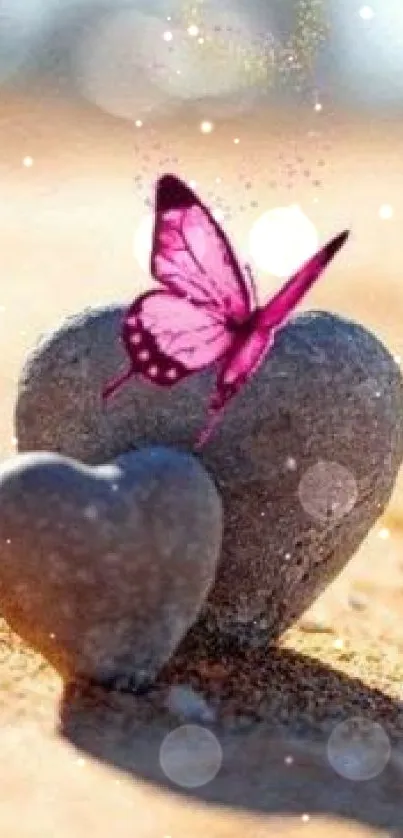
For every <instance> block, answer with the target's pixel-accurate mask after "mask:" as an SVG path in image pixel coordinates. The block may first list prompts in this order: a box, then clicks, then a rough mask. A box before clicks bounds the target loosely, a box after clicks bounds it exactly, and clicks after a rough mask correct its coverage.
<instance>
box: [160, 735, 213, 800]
mask: <svg viewBox="0 0 403 838" xmlns="http://www.w3.org/2000/svg"><path fill="white" fill-rule="evenodd" d="M222 760H223V752H222V748H221V745H220V743H219V741H218V739H217V737H216V736H215V735H214V733H213V732H212V731H211V730H209V729H208V728H205V727H202V726H199V725H193V724H186V725H182V726H181V727H177V728H176V729H175V730H172V731H171V733H168V734H167V736H166V737H165V739H164V740H163V742H162V745H161V748H160V765H161V768H162V770H163V772H164V774H165V775H166V777H168V779H169V780H171V782H173V783H175V784H176V785H177V786H182V788H188V789H196V788H200V787H201V786H205V785H207V784H208V783H211V781H212V780H214V778H215V777H216V776H217V774H218V772H219V771H220V768H221V765H222Z"/></svg>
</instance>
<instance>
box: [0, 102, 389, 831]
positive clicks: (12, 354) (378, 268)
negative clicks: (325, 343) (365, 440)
mask: <svg viewBox="0 0 403 838" xmlns="http://www.w3.org/2000/svg"><path fill="white" fill-rule="evenodd" d="M316 118H317V116H316V115H315V120H316ZM313 122H314V118H313V117H312V115H311V114H309V115H308V116H307V115H304V114H301V115H297V114H294V115H293V116H292V117H291V116H290V115H289V114H287V113H284V112H280V111H279V112H276V114H273V113H270V114H261V115H256V118H255V119H254V121H253V130H252V128H251V127H250V128H249V129H248V130H246V129H245V125H244V124H243V125H242V124H241V123H240V124H239V125H236V124H235V123H233V124H228V125H225V126H222V127H221V128H220V130H219V131H217V132H216V134H215V135H214V136H209V137H202V136H201V135H200V134H198V133H197V131H195V127H194V125H193V124H192V123H189V124H186V123H185V122H183V123H181V124H178V123H177V122H175V121H172V122H170V123H169V122H166V123H164V124H163V126H158V125H156V126H154V129H153V130H151V129H149V128H147V127H145V128H144V129H142V131H143V133H141V132H140V131H137V132H136V131H135V130H134V128H132V127H130V126H128V125H126V124H124V123H123V122H119V121H117V120H114V119H112V118H109V117H107V116H106V115H102V114H100V113H99V112H97V111H96V110H93V109H91V108H86V107H84V106H80V105H77V104H74V103H66V102H65V103H63V102H62V101H61V100H58V99H57V97H56V96H55V94H53V93H52V92H51V91H45V93H43V94H42V95H41V97H40V98H38V96H34V95H32V96H31V97H30V98H27V97H24V96H23V95H22V94H21V93H17V92H15V91H14V92H13V91H10V92H9V94H7V95H6V94H4V95H3V97H2V101H1V107H0V139H1V142H0V146H1V153H0V182H1V191H2V200H1V203H0V220H1V223H0V253H1V279H0V352H1V357H2V358H3V364H2V366H1V369H0V397H1V398H0V457H1V458H5V457H8V456H10V455H11V454H12V453H13V446H14V444H13V425H12V413H13V404H14V398H15V391H16V381H17V377H18V372H19V369H20V367H21V364H22V362H23V359H24V357H25V354H26V352H27V350H28V349H29V348H30V347H31V346H32V344H33V342H34V341H36V339H37V337H38V335H39V334H40V333H41V332H43V331H45V330H47V329H50V328H52V327H53V326H54V325H56V324H57V323H58V322H59V321H60V320H61V319H63V318H64V317H65V316H66V315H67V314H68V313H71V312H75V311H78V310H79V309H80V308H82V307H83V306H85V305H92V304H98V303H101V302H108V301H111V300H125V299H129V298H130V297H131V296H132V295H133V294H134V293H135V292H136V291H137V290H138V289H139V288H143V287H146V285H147V284H148V279H147V276H146V275H145V274H142V272H141V270H140V269H139V268H138V267H137V266H136V264H135V261H134V258H133V253H132V248H133V236H134V231H135V229H136V226H137V224H138V222H139V221H140V219H141V218H142V216H143V215H144V213H145V212H146V211H147V210H146V207H145V206H144V198H146V197H147V196H148V195H149V191H150V189H151V187H152V182H153V179H154V178H155V176H156V174H157V173H158V172H159V171H160V170H161V169H165V170H166V169H174V170H175V171H177V172H178V173H181V174H182V175H184V176H185V177H188V178H195V179H196V180H197V181H198V184H199V188H200V190H201V191H203V194H207V193H208V192H209V191H211V192H212V195H213V197H212V200H214V196H217V195H220V196H222V197H223V198H224V199H225V200H226V201H228V203H230V204H231V206H232V207H233V217H232V219H231V220H230V221H229V222H228V224H227V226H228V228H229V229H230V231H231V232H232V233H233V236H234V238H235V241H236V242H237V244H238V245H239V247H240V248H242V247H243V245H244V243H245V235H246V231H247V230H248V229H249V227H250V224H251V223H252V221H253V220H254V218H255V217H257V216H258V215H259V214H260V213H261V212H262V211H263V210H264V209H267V208H270V207H271V206H278V205H283V204H290V203H291V202H295V201H298V202H299V203H300V204H301V206H302V208H303V209H304V211H305V212H306V213H307V214H308V215H309V216H310V217H311V218H312V220H313V221H314V223H315V224H316V225H317V227H318V230H319V232H320V236H321V238H325V237H326V236H328V235H331V234H332V233H333V232H335V231H338V230H339V229H342V228H344V227H345V226H346V225H349V226H351V227H352V229H353V238H352V244H351V247H350V248H349V250H348V251H346V252H345V254H343V257H341V258H340V260H339V261H338V262H337V263H335V264H334V266H333V268H332V273H331V274H330V273H329V275H328V279H327V280H326V282H323V284H322V285H320V286H318V287H317V288H316V289H315V290H314V292H313V293H312V295H311V299H310V307H312V308H325V309H328V310H331V311H335V312H337V313H340V314H343V315H346V316H348V317H352V318H354V319H357V320H359V321H361V322H362V323H363V324H364V325H365V326H367V327H368V328H371V329H372V330H373V331H374V332H375V333H376V334H377V335H378V336H379V337H380V338H381V339H382V340H383V341H384V342H385V343H386V345H387V346H388V347H389V348H390V350H391V351H392V353H393V354H397V355H402V356H403V337H402V329H401V320H402V318H401V312H402V311H403V285H402V283H401V274H402V269H403V255H402V249H401V232H400V231H401V224H402V215H403V204H402V198H401V196H402V194H403V174H402V172H401V164H400V162H399V161H400V159H401V147H402V146H401V143H402V139H403V129H402V127H401V123H399V122H398V121H397V120H393V119H392V118H389V119H388V118H387V116H386V115H384V116H383V117H382V116H381V117H380V118H379V119H378V120H376V121H375V120H374V119H373V118H371V117H370V116H367V117H366V116H362V117H358V116H357V115H354V114H344V115H340V114H339V115H327V114H326V113H323V114H321V115H320V121H319V122H318V121H317V122H316V123H315V125H313ZM313 129H314V130H315V132H319V136H316V135H315V136H313V137H312V136H310V135H309V136H308V132H310V131H312V130H313ZM162 136H163V149H162V150H161V149H159V148H154V145H158V143H160V142H161V137H162ZM234 136H240V137H241V143H240V144H239V146H238V145H237V146H234V144H233V142H232V138H233V137H234ZM298 151H299V154H300V155H301V156H302V157H303V159H304V162H303V163H301V167H302V168H303V169H306V168H311V169H312V171H313V172H315V177H317V171H318V161H320V160H322V159H323V160H324V161H325V166H324V167H319V168H320V169H321V175H320V177H321V185H320V187H318V186H317V185H316V186H313V184H312V182H311V180H310V179H307V178H306V176H304V175H303V173H302V168H301V172H299V170H298V171H297V172H296V174H293V175H292V177H291V189H290V188H288V187H289V180H290V178H289V176H288V175H287V176H286V175H285V174H284V171H285V170H284V166H285V164H286V163H287V161H288V162H289V161H291V162H293V161H294V163H295V158H296V155H297V154H298ZM27 155H29V156H31V157H32V158H33V165H32V166H30V167H26V166H24V165H23V163H22V161H23V159H24V158H25V157H26V156H27ZM280 155H282V159H281V158H280ZM175 160H177V161H179V162H175ZM399 166H400V169H399ZM297 169H298V167H297ZM139 172H140V173H141V174H142V175H143V177H144V190H143V192H142V193H141V194H139V193H138V192H136V187H135V184H134V182H133V179H134V176H135V175H136V173H139ZM235 173H236V174H235ZM240 174H244V175H245V177H246V176H248V177H249V179H250V181H251V182H252V189H251V194H250V196H249V194H248V197H247V199H246V197H245V194H246V193H245V186H244V182H243V181H241V180H240V179H239V175H240ZM217 177H220V178H221V183H220V185H219V186H218V185H216V182H215V179H216V178H217ZM272 181H276V184H275V185H273V183H272V184H271V185H270V183H271V182H272ZM253 202H255V203H256V206H251V203H253ZM385 203H387V204H390V205H392V206H393V207H394V216H393V218H391V219H389V220H388V221H381V220H380V219H379V217H378V210H379V207H380V205H382V204H385ZM241 207H244V209H243V210H242V209H241ZM259 284H260V290H261V293H262V295H264V294H268V293H269V291H270V288H272V287H273V283H272V280H270V279H269V278H267V277H266V278H265V277H264V276H263V277H261V278H260V282H259ZM402 610H403V480H402V479H401V480H400V481H399V483H398V485H397V487H396V491H395V494H394V497H393V498H392V501H391V503H390V506H389V509H388V511H387V513H386V515H385V516H384V518H383V520H381V521H379V522H378V523H377V525H376V526H375V527H374V529H373V531H372V532H371V533H370V535H369V536H368V538H367V540H366V542H365V544H364V545H363V546H362V548H361V549H360V551H359V553H358V554H357V555H356V556H355V557H354V559H353V560H352V561H351V563H350V564H349V566H348V567H347V568H346V570H345V571H344V572H343V573H342V574H341V576H340V577H339V578H338V580H336V582H335V583H334V584H333V585H332V586H331V587H330V588H329V589H328V590H327V591H326V592H325V594H324V595H323V596H322V597H321V599H320V600H319V601H318V602H317V603H316V604H315V605H314V606H313V608H312V609H311V610H310V612H309V613H308V614H307V615H305V617H304V618H303V620H302V621H301V622H300V624H299V626H298V627H296V628H294V629H292V630H291V631H290V632H289V633H288V634H287V636H286V637H285V638H283V641H282V643H281V649H280V650H279V651H277V652H276V653H274V652H273V653H270V654H268V655H266V657H265V659H264V660H256V661H252V662H249V663H248V665H247V666H246V665H245V663H244V662H242V661H240V660H225V661H215V660H214V659H210V660H207V661H206V660H202V659H200V657H198V654H197V650H193V651H192V655H193V661H194V667H193V675H192V678H190V676H189V672H188V671H187V670H186V665H185V664H184V662H183V656H182V657H181V656H180V655H179V656H178V657H177V659H176V661H175V663H174V665H173V666H172V667H171V669H169V670H167V672H166V673H164V674H163V676H162V678H161V684H162V685H164V684H167V683H170V682H172V681H182V682H185V683H189V682H190V681H191V682H192V683H193V685H194V687H195V688H197V689H199V690H200V691H202V692H203V693H204V694H205V695H206V697H207V698H208V699H209V700H211V699H212V697H213V698H214V696H215V697H217V696H218V697H219V698H221V699H222V703H223V706H224V708H225V712H224V716H225V720H224V722H223V724H222V726H221V728H220V729H219V730H217V731H216V733H217V736H218V738H219V741H220V743H221V745H222V747H223V751H224V754H225V759H224V762H223V766H222V769H221V771H220V773H219V775H218V776H217V778H216V779H215V780H214V781H213V782H212V783H210V784H209V785H208V786H204V787H202V788H201V789H197V790H195V791H194V792H192V793H191V794H190V793H186V794H185V793H184V792H183V790H181V789H180V788H179V789H178V787H176V788H175V787H169V785H167V781H166V777H164V775H163V772H162V771H161V768H160V765H159V761H158V747H159V744H160V743H161V741H162V739H163V737H164V735H165V734H166V732H167V731H168V730H169V729H172V728H173V727H174V726H175V722H174V721H173V720H172V718H171V719H168V718H167V716H166V714H164V713H163V712H161V711H160V709H159V707H158V706H157V705H154V704H153V703H151V704H150V703H149V702H147V701H143V702H140V701H137V702H135V701H134V700H133V699H132V698H127V697H125V698H124V699H123V698H122V699H119V698H117V697H114V696H109V697H105V696H103V697H102V696H99V695H92V696H89V697H88V696H87V698H85V696H84V697H83V696H81V695H79V696H78V697H77V696H74V695H72V694H70V693H67V694H66V693H63V686H62V685H61V684H60V682H59V680H58V678H57V676H56V675H55V674H54V673H53V672H52V671H50V670H49V669H48V668H47V666H46V664H45V663H44V662H43V661H41V660H40V659H39V658H38V657H37V656H35V655H33V654H32V653H30V652H29V651H28V650H27V649H26V648H24V646H23V645H22V644H20V642H19V641H18V639H17V638H15V637H14V636H12V635H11V634H10V632H9V631H8V630H7V627H6V626H5V625H3V628H2V631H1V634H0V683H1V686H2V691H1V698H0V701H1V704H0V710H1V716H2V720H3V725H2V728H1V730H0V747H1V753H2V755H3V760H2V766H3V767H2V769H0V780H1V789H2V793H1V795H0V834H1V835H4V836H11V835H12V836H13V838H34V836H35V838H36V836H39V835H40V836H41V838H50V836H52V838H56V836H57V838H67V836H69V837H70V836H72V835H74V836H75V838H81V835H83V836H84V834H85V835H88V832H89V831H90V830H91V829H92V830H93V831H94V832H95V831H96V833H97V835H98V837H99V838H104V836H106V835H110V832H111V829H113V832H114V834H115V835H116V836H118V838H126V836H129V835H130V836H132V835H133V834H135V835H136V838H164V836H165V838H169V836H171V838H177V836H179V835H183V834H188V833H189V834H192V835H193V836H194V838H199V836H202V835H206V834H208V835H209V836H211V838H230V837H231V838H238V836H241V835H242V836H248V838H249V836H250V838H266V836H267V835H269V834H270V835H273V834H274V835H276V836H280V838H281V837H282V836H287V837H288V836H289V838H293V837H294V836H300V835H302V834H305V833H304V830H308V829H309V831H310V835H311V836H315V838H316V836H318V837H319V836H322V835H326V836H328V838H330V836H346V838H347V836H350V835H351V836H357V838H360V836H367V835H371V836H378V835H379V836H380V835H389V836H391V835H393V836H394V838H398V836H399V835H403V831H401V832H399V829H400V830H403V809H402V806H401V783H402V779H403V776H402V763H401V759H402V756H401V753H402V752H401V747H402V746H401V740H402V732H403V703H401V702H403V666H402V648H403V628H402V623H401V619H400V616H401V613H402ZM157 704H158V702H157ZM354 715H363V716H366V717H367V718H370V719H372V720H373V721H374V722H379V723H380V724H382V726H383V727H384V729H385V730H386V731H387V733H388V735H389V736H390V739H391V742H392V744H393V753H392V758H391V760H390V762H389V765H388V766H387V768H386V769H385V770H384V771H383V772H382V773H381V774H380V775H379V776H378V777H377V778H375V779H374V780H370V781H367V782H361V783H360V782H352V781H348V780H346V779H342V778H340V777H339V776H338V775H337V774H336V772H334V771H333V769H331V767H330V766H329V762H328V761H327V758H326V744H327V740H328V736H329V732H330V730H331V728H332V726H333V725H334V724H335V723H336V721H340V720H342V719H343V718H349V717H350V716H354ZM239 716H240V717H241V719H240V720H239ZM235 717H238V721H237V722H235V721H234V718H235ZM254 719H259V720H260V724H259V725H258V724H257V722H256V721H254ZM231 720H232V722H231ZM231 724H232V725H233V729H232V728H231ZM57 728H60V729H61V732H62V734H63V736H61V737H60V736H59V735H55V733H54V730H55V729H57ZM301 735H303V739H302V740H301V739H300V738H298V737H300V736H301ZM77 749H78V750H77ZM290 755H292V756H293V762H292V765H291V764H288V763H286V762H285V758H286V757H287V756H290ZM23 809H24V812H25V814H24V817H22V810H23Z"/></svg>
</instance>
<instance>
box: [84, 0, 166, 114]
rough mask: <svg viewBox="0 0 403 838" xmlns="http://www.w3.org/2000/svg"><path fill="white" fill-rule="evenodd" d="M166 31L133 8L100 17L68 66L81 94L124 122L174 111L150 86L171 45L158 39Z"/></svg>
mask: <svg viewBox="0 0 403 838" xmlns="http://www.w3.org/2000/svg"><path fill="white" fill-rule="evenodd" d="M165 27H166V24H164V22H163V21H160V20H158V18H154V17H152V16H151V15H146V14H142V13H141V12H138V11H136V10H134V9H131V10H130V9H126V10H120V11H117V12H114V13H111V14H108V15H106V16H105V17H103V18H102V19H101V20H100V21H99V22H98V23H97V24H96V25H94V26H93V27H92V28H91V30H90V32H85V34H84V35H83V37H82V39H81V41H80V43H79V45H78V47H77V49H76V53H75V57H74V61H73V62H72V66H73V71H74V73H75V78H76V82H77V84H78V86H79V88H80V90H81V93H82V94H83V95H84V96H85V97H86V98H87V99H88V100H89V101H90V102H92V103H93V104H95V105H97V106H98V107H99V108H101V109H102V110H104V111H106V112H107V113H109V114H112V115H113V116H118V117H121V118H123V119H128V120H133V121H136V120H139V118H141V117H144V116H146V115H149V114H156V115H158V116H161V115H165V114H167V113H168V114H169V113H171V112H173V111H174V110H175V108H176V106H177V103H176V102H175V101H174V99H173V98H171V99H167V97H166V95H165V94H164V92H163V91H162V90H160V88H159V87H158V86H157V85H156V83H155V82H156V79H157V80H158V72H160V71H159V70H158V67H159V66H160V64H162V63H163V60H162V59H163V55H164V53H165V52H166V51H168V49H169V47H170V44H169V43H167V42H165V41H164V40H163V35H164V31H165ZM154 64H155V65H156V66H154Z"/></svg>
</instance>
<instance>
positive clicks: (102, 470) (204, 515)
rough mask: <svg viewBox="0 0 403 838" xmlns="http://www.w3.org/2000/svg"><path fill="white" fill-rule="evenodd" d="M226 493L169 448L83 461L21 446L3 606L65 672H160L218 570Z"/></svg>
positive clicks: (2, 562)
mask: <svg viewBox="0 0 403 838" xmlns="http://www.w3.org/2000/svg"><path fill="white" fill-rule="evenodd" d="M221 536H222V510H221V502H220V498H219V495H218V492H217V490H216V488H215V486H214V483H213V482H212V480H211V479H210V477H209V476H208V475H207V474H206V472H205V470H204V469H203V468H202V466H201V465H200V464H199V463H198V462H197V460H196V459H195V458H193V457H192V456H190V455H189V454H185V453H178V452H174V451H170V450H167V449H163V448H155V449H145V450H143V451H141V452H138V453H136V452H131V453H127V454H123V455H122V456H121V457H119V458H117V459H116V460H115V461H114V462H112V463H110V464H109V465H102V466H98V467H96V466H95V467H91V466H85V465H83V464H82V463H81V464H80V463H78V462H77V461H75V460H73V459H69V458H66V457H62V456H61V455H59V454H51V453H42V452H41V453H36V454H20V455H17V456H16V457H14V458H12V459H10V460H9V461H7V462H6V463H5V464H4V465H3V466H2V468H1V469H0V557H1V559H0V605H1V610H2V613H3V615H4V616H5V618H6V619H7V620H8V622H9V623H10V625H11V626H12V628H14V629H15V630H16V631H17V632H18V633H19V634H20V635H21V636H22V637H23V638H24V639H25V640H26V641H27V642H28V643H30V644H31V645H32V646H33V647H34V648H36V649H38V650H39V651H40V652H42V654H44V655H45V657H47V658H48V660H50V661H51V663H53V664H54V666H55V667H56V668H57V669H58V670H59V671H60V672H61V673H62V675H64V676H66V677H85V678H89V679H91V680H94V681H96V682H101V683H104V684H105V683H107V684H112V683H113V684H115V685H116V684H118V685H120V686H124V685H127V686H129V685H131V686H135V687H136V688H138V687H140V686H142V685H144V683H148V682H149V681H152V680H153V679H154V678H155V676H156V674H157V673H158V671H159V669H160V668H161V666H162V665H163V664H164V663H165V662H166V661H167V660H168V659H169V657H170V656H171V654H172V653H173V651H174V650H175V649H176V647H177V645H178V644H179V642H180V640H181V639H182V637H183V636H184V634H185V633H186V631H187V629H188V628H189V626H190V625H192V623H194V621H195V619H196V617H197V615H198V613H199V610H200V607H201V605H202V604H203V603H204V601H205V599H206V596H207V594H208V591H209V588H210V587H211V584H212V582H213V580H214V575H215V570H216V564H217V559H218V556H219V551H220V546H221Z"/></svg>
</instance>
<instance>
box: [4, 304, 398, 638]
mask: <svg viewBox="0 0 403 838" xmlns="http://www.w3.org/2000/svg"><path fill="white" fill-rule="evenodd" d="M123 312H124V308H122V307H120V306H112V307H109V308H105V309H99V310H93V311H91V310H90V311H87V312H84V313H82V314H80V315H78V316H77V317H75V318H74V317H73V318H70V319H69V320H68V321H67V322H65V323H64V324H62V326H61V327H60V329H59V330H56V331H55V332H54V333H53V334H51V335H49V336H48V337H46V338H44V339H42V340H41V341H40V342H39V344H38V346H37V347H36V348H35V349H34V350H33V352H32V354H31V356H30V357H29V358H28V360H27V363H26V366H25V369H24V370H23V373H22V375H21V380H20V385H19V394H18V400H17V406H16V435H17V437H18V444H19V450H20V451H26V450H30V449H36V448H38V449H50V450H55V451H59V452H62V453H64V454H67V455H69V456H73V457H77V458H79V459H81V460H83V461H85V462H88V463H101V462H104V461H107V460H109V459H111V458H112V457H114V456H116V455H118V454H120V453H122V452H124V451H126V450H128V449H130V448H132V447H136V446H143V445H145V444H163V445H168V444H170V445H175V446H177V447H179V448H182V447H183V448H185V449H186V448H187V449H188V448H189V447H191V445H192V444H193V442H194V440H195V438H196V436H197V434H198V431H199V430H200V428H201V426H202V425H203V422H204V420H205V405H206V401H207V398H208V392H209V389H210V387H211V385H212V381H213V372H212V371H208V372H204V373H202V374H198V375H195V376H192V377H191V378H190V379H189V380H188V381H187V382H183V383H181V384H179V385H177V386H176V387H174V388H173V389H172V390H171V391H162V390H160V389H158V388H156V387H153V386H152V385H147V384H144V383H142V382H141V381H139V380H137V381H133V382H131V383H130V384H129V385H127V386H126V388H124V389H122V390H121V391H120V393H119V394H118V395H117V396H116V398H115V399H114V400H112V401H111V402H110V403H109V405H108V406H107V408H104V406H103V405H102V402H101V398H100V392H101V389H102V386H103V385H104V383H105V381H107V380H108V379H110V378H111V377H112V376H114V375H116V373H117V371H118V370H120V369H121V368H122V367H123V366H124V365H126V357H125V354H124V351H123V348H122V346H121V345H120V342H119V326H120V321H121V317H122V315H123ZM402 415H403V388H402V379H401V375H400V370H399V368H398V366H397V365H396V363H395V362H394V360H393V358H392V356H391V355H390V354H389V352H388V351H387V350H386V349H385V348H384V347H383V346H382V344H381V343H380V342H379V341H378V340H377V339H376V338H375V337H374V336H373V335H372V334H370V333H369V332H368V331H366V330H365V329H364V328H362V327H361V326H359V325H357V324H355V323H353V322H350V321H348V320H344V319H342V318H339V317H337V316H333V315H330V314H327V313H319V312H318V313H315V312H312V313H307V314H303V315H301V316H299V317H297V318H296V319H295V320H293V321H291V322H290V323H289V324H288V325H287V327H286V328H285V329H284V330H283V331H282V332H280V333H279V334H278V336H277V338H276V341H275V345H274V348H273V350H272V352H271V353H270V355H269V356H268V358H267V360H266V362H265V363H264V365H263V366H262V367H261V369H260V370H259V372H258V373H257V375H256V376H255V377H254V378H253V380H252V381H251V382H249V383H248V385H247V386H246V387H245V388H244V390H243V392H241V394H240V395H239V396H238V397H237V399H236V400H234V402H233V403H232V405H231V406H230V407H229V408H228V410H227V413H226V415H225V417H224V420H223V422H222V424H221V426H219V427H218V429H217V433H216V435H215V436H214V437H213V438H212V439H211V442H210V443H209V444H208V445H207V446H206V448H205V450H204V451H203V452H202V454H201V459H202V461H203V463H204V464H205V466H206V467H207V468H208V469H209V470H210V472H211V474H212V475H213V477H214V479H215V481H216V483H217V485H218V486H219V488H220V490H221V493H222V497H223V501H224V510H225V521H224V523H225V529H224V543H223V550H222V554H221V559H220V563H219V567H218V572H217V577H216V580H215V584H214V586H213V588H212V590H211V592H210V595H209V598H208V602H207V603H206V605H205V608H204V609H203V614H202V617H201V623H203V626H204V628H205V629H206V628H209V629H211V631H214V632H215V633H217V637H218V630H219V634H220V637H221V638H223V637H225V636H227V637H228V635H229V636H231V637H237V638H238V639H239V638H240V637H242V638H243V640H244V641H245V642H249V641H250V642H253V644H256V643H258V642H260V640H261V641H262V642H264V643H266V642H267V641H268V640H272V639H274V638H276V637H277V636H278V635H279V634H280V633H281V632H282V631H283V630H284V629H286V628H287V627H288V626H289V625H290V624H291V623H292V622H293V621H294V620H295V619H296V618H297V617H298V616H299V615H301V614H302V613H303V611H304V610H305V609H306V608H307V607H308V606H309V605H310V604H311V603H312V602H313V601H314V599H315V598H316V597H317V596H318V594H319V593H321V592H322V590H323V589H324V588H325V587H326V585H327V584H328V583H329V582H330V581H332V580H333V578H334V577H335V576H336V575H337V574H338V573H339V571H340V570H341V569H342V567H343V566H344V565H345V563H346V562H347V561H348V560H349V559H350V558H351V556H352V555H353V554H354V552H355V550H356V549H357V547H358V546H359V544H360V543H361V542H362V540H363V539H364V538H365V536H366V534H367V533H368V530H369V529H370V528H371V527H372V525H373V524H374V523H375V521H376V520H377V518H378V517H379V516H380V515H381V514H382V512H383V510H384V508H385V505H386V504H387V502H388V500H389V497H390V494H391V491H392V488H393V485H394V481H395V477H396V474H397V471H398V468H399V465H400V463H401V460H402V453H403V437H402Z"/></svg>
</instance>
